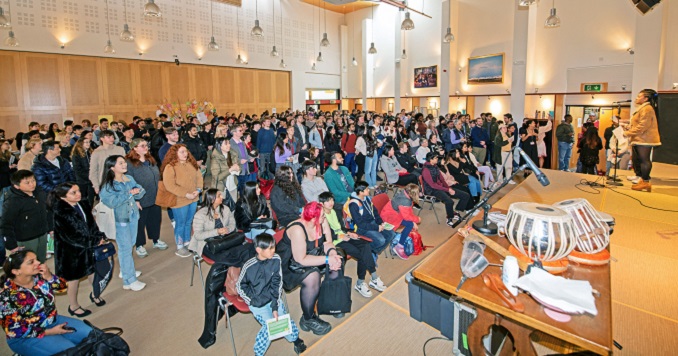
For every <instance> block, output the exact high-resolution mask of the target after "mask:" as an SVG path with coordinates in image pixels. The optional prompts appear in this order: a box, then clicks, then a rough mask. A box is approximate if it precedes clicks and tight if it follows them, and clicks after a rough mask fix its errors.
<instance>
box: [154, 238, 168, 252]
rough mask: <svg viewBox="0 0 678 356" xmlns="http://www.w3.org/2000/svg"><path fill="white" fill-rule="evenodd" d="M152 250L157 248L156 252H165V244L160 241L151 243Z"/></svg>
mask: <svg viewBox="0 0 678 356" xmlns="http://www.w3.org/2000/svg"><path fill="white" fill-rule="evenodd" d="M153 248H157V249H158V250H167V244H166V243H165V242H163V241H162V240H158V241H156V242H154V243H153Z"/></svg>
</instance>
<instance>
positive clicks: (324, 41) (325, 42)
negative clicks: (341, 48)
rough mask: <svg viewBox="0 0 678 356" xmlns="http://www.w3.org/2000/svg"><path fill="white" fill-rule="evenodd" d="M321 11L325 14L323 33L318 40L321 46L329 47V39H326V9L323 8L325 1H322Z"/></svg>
mask: <svg viewBox="0 0 678 356" xmlns="http://www.w3.org/2000/svg"><path fill="white" fill-rule="evenodd" d="M323 13H324V16H325V33H323V39H322V40H321V41H320V46H321V47H329V46H330V40H328V39H327V9H326V8H325V2H324V1H323Z"/></svg>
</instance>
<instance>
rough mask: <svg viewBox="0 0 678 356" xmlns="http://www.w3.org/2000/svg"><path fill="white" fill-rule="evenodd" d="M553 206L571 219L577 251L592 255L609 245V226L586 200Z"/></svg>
mask: <svg viewBox="0 0 678 356" xmlns="http://www.w3.org/2000/svg"><path fill="white" fill-rule="evenodd" d="M553 206H554V207H556V208H559V209H563V210H565V211H567V213H568V214H570V216H571V217H572V220H573V222H574V228H575V231H576V233H577V247H576V249H577V251H579V252H583V253H587V254H594V253H598V252H600V251H602V250H604V249H605V248H606V247H607V245H608V244H609V243H610V226H609V225H608V224H607V222H605V220H603V218H602V216H601V215H600V214H599V213H598V211H596V209H595V208H594V207H593V205H591V203H589V201H588V200H586V199H583V198H577V199H569V200H564V201H561V202H558V203H555V204H553Z"/></svg>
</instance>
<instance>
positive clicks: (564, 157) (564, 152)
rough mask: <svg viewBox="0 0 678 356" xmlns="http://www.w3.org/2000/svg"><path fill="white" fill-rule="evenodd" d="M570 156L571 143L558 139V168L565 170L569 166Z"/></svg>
mask: <svg viewBox="0 0 678 356" xmlns="http://www.w3.org/2000/svg"><path fill="white" fill-rule="evenodd" d="M570 157H572V143H569V142H560V141H558V170H560V171H566V170H568V169H569V168H570Z"/></svg>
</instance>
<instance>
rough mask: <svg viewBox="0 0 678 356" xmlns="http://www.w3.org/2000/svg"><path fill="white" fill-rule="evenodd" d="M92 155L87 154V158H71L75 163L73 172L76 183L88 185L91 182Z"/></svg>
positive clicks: (75, 156)
mask: <svg viewBox="0 0 678 356" xmlns="http://www.w3.org/2000/svg"><path fill="white" fill-rule="evenodd" d="M90 159H91V153H89V152H86V153H85V156H84V157H83V156H80V155H77V154H74V155H73V156H71V160H72V162H73V172H75V182H76V183H78V184H88V183H91V182H90V181H89V161H90Z"/></svg>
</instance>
